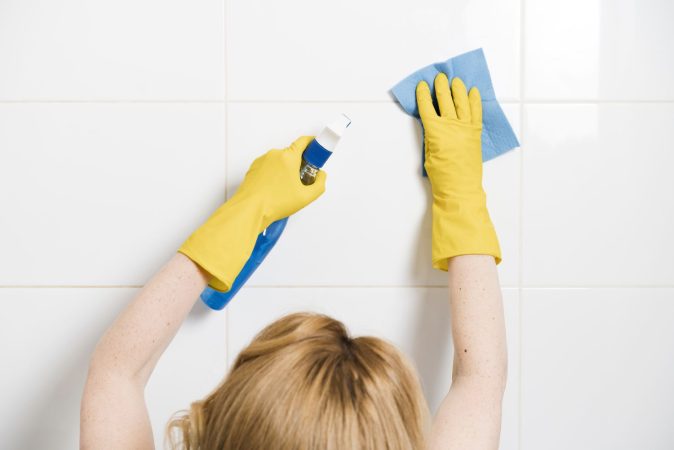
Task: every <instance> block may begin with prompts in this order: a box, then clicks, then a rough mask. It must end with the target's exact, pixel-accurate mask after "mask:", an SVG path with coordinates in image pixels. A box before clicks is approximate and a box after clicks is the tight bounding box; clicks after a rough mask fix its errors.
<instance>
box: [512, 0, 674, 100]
mask: <svg viewBox="0 0 674 450" xmlns="http://www.w3.org/2000/svg"><path fill="white" fill-rule="evenodd" d="M524 3H525V7H524V12H525V22H524V27H523V30H524V41H523V42H524V48H525V51H526V55H525V58H524V61H525V64H524V66H525V71H524V77H525V78H524V79H525V81H526V82H525V86H524V95H525V96H526V97H527V98H529V99H555V100H656V101H659V100H668V101H672V100H674V85H672V82H671V80H672V77H674V62H673V60H672V56H671V55H672V50H673V49H672V47H673V44H672V43H673V42H674V29H673V28H672V26H671V21H672V17H674V3H672V2H671V1H669V0H617V1H606V0H567V1H564V2H560V1H556V0H535V1H525V2H524Z"/></svg>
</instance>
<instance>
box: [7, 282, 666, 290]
mask: <svg viewBox="0 0 674 450" xmlns="http://www.w3.org/2000/svg"><path fill="white" fill-rule="evenodd" d="M142 287H143V285H136V284H129V285H124V284H107V285H106V284H101V285H95V284H81V285H80V284H44V285H35V284H7V285H1V286H0V289H140V288H142ZM501 288H502V289H517V290H518V291H542V290H549V291H553V290H570V291H579V290H592V289H594V290H600V289H674V285H667V284H663V285H638V284H635V285H585V286H583V285H576V286H574V285H569V286H535V285H532V286H518V285H501ZM244 289H447V286H444V285H440V284H427V285H425V284H420V285H362V286H361V285H329V284H324V285H306V284H305V285H246V286H245V287H244Z"/></svg>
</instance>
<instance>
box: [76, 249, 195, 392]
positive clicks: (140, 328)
mask: <svg viewBox="0 0 674 450" xmlns="http://www.w3.org/2000/svg"><path fill="white" fill-rule="evenodd" d="M207 283H208V274H207V273H206V272H204V271H202V270H201V269H200V268H199V267H198V266H197V265H196V264H195V263H194V262H192V261H191V260H190V259H189V258H187V257H186V256H184V255H182V254H180V253H177V254H176V255H175V256H173V258H171V259H170V260H169V261H168V263H166V265H164V267H162V268H161V270H160V271H159V272H158V273H157V274H156V275H154V276H153V277H152V279H151V280H150V281H149V282H148V283H147V284H146V285H145V286H144V287H143V289H142V290H141V291H140V292H139V293H138V295H137V296H136V297H135V298H134V299H133V300H132V301H131V303H129V304H128V305H127V307H126V308H125V309H124V311H122V313H121V314H120V315H119V316H118V317H117V319H116V320H115V321H114V323H113V324H112V325H111V326H110V327H109V328H108V330H107V331H106V332H105V334H104V335H103V337H102V338H101V339H100V341H99V342H98V344H97V346H96V349H95V351H94V353H93V355H92V357H91V362H90V369H89V371H90V373H97V372H99V371H103V372H104V373H114V374H117V375H120V376H124V377H129V378H132V379H134V380H135V381H137V382H139V383H141V384H142V385H145V383H147V380H148V379H149V377H150V375H151V373H152V371H153V369H154V367H155V365H156V364H157V361H158V360H159V357H160V356H161V355H162V353H164V350H165V349H166V347H167V346H168V345H169V343H170V342H171V340H172V339H173V337H174V336H175V335H176V333H177V332H178V329H179V328H180V325H181V324H182V323H183V320H184V319H185V317H187V315H188V314H189V312H190V310H191V309H192V307H193V306H194V303H195V302H196V301H197V299H198V298H199V294H200V293H201V291H202V290H203V289H204V287H205V286H206V284H207Z"/></svg>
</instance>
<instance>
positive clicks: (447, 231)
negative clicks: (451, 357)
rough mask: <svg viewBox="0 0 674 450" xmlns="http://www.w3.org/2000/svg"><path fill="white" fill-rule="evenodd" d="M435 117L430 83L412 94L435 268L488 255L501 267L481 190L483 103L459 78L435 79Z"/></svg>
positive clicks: (421, 85) (476, 91)
mask: <svg viewBox="0 0 674 450" xmlns="http://www.w3.org/2000/svg"><path fill="white" fill-rule="evenodd" d="M434 84H435V94H436V97H437V104H438V107H439V109H440V114H438V113H437V112H436V110H435V107H434V106H433V99H432V98H431V92H430V88H429V86H428V84H426V82H425V81H421V82H420V83H419V84H418V85H417V90H416V95H417V103H418V106H419V114H420V116H421V122H422V123H423V126H424V146H425V163H424V167H425V169H426V172H427V173H428V178H429V180H430V181H431V189H432V193H433V207H432V212H433V230H432V259H433V267H434V268H436V269H440V270H445V271H446V270H447V260H448V259H449V258H451V257H453V256H458V255H466V254H478V255H492V256H493V257H494V258H495V260H496V264H498V263H499V262H501V249H500V247H499V242H498V238H497V236H496V231H495V230H494V226H493V224H492V221H491V218H490V217H489V212H488V211H487V197H486V195H485V192H484V189H483V188H482V147H481V135H482V101H481V98H480V92H479V91H478V89H477V88H476V87H473V88H472V89H471V90H470V93H467V92H466V86H465V85H464V84H463V82H462V81H461V79H459V78H456V77H455V78H454V79H453V80H452V83H451V92H450V86H449V80H448V79H447V76H446V75H445V74H444V73H440V74H438V75H437V77H436V78H435V82H434Z"/></svg>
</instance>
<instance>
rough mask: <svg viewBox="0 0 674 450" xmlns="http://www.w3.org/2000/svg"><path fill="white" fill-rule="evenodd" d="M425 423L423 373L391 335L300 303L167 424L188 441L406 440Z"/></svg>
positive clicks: (412, 445)
mask: <svg viewBox="0 0 674 450" xmlns="http://www.w3.org/2000/svg"><path fill="white" fill-rule="evenodd" d="M427 424H428V412H427V406H426V403H425V400H424V397H423V395H422V392H421V387H420V385H419V381H418V378H417V376H416V373H415V371H414V369H413V368H412V366H411V365H410V364H409V363H408V362H407V360H406V358H405V357H404V356H403V355H402V354H401V353H400V352H399V351H398V350H397V349H396V348H395V347H394V346H393V345H391V344H389V343H387V342H385V341H383V340H381V339H378V338H374V337H358V338H351V337H350V336H349V335H348V332H347V330H346V328H345V327H344V325H343V324H342V323H341V322H339V321H337V320H335V319H332V318H330V317H327V316H324V315H319V314H310V313H298V314H291V315H288V316H285V317H283V318H281V319H279V320H277V321H276V322H274V323H272V324H270V325H269V326H267V327H266V328H265V329H263V330H262V331H261V332H260V333H259V334H258V335H257V336H256V337H255V338H254V339H253V341H252V342H251V343H250V344H249V345H248V347H246V348H245V349H244V350H243V351H242V352H241V353H240V354H239V356H238V357H237V359H236V362H235V363H234V365H233V367H232V369H231V371H230V373H229V375H228V376H227V377H226V378H225V380H224V381H223V382H222V384H221V385H220V386H218V387H217V388H216V389H215V390H214V391H213V392H212V393H211V394H210V395H209V396H208V397H207V398H206V399H205V400H203V401H200V402H195V403H193V404H192V407H191V410H190V412H189V415H187V416H184V417H182V418H179V419H174V420H173V421H172V422H171V423H170V424H169V432H170V429H171V427H173V428H178V429H180V430H181V431H182V432H183V435H184V440H185V448H186V449H196V448H198V449H201V450H211V449H218V450H230V449H237V450H243V449H246V450H262V449H264V450H268V449H278V450H313V449H325V450H342V449H349V450H365V449H388V450H398V449H400V450H402V449H406V450H407V449H421V448H423V445H424V436H425V434H426V427H427ZM190 444H191V445H190Z"/></svg>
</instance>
